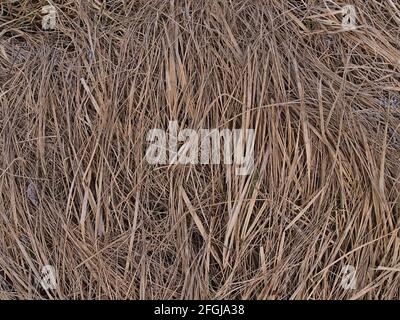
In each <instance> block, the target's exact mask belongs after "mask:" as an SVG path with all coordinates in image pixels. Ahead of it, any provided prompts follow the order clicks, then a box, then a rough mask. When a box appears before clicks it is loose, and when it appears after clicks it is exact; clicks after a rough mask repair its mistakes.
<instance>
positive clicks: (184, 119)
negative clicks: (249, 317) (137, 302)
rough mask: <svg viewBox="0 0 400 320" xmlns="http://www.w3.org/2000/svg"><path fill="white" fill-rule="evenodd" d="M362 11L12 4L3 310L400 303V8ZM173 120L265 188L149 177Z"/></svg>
mask: <svg viewBox="0 0 400 320" xmlns="http://www.w3.org/2000/svg"><path fill="white" fill-rule="evenodd" d="M349 2H350V4H353V5H354V6H355V8H356V10H357V29H356V30H353V31H344V30H343V29H342V27H341V19H342V15H341V13H340V10H341V8H342V6H343V5H345V4H349V3H347V2H344V1H337V2H333V1H311V0H310V1H295V0H290V1H278V0H267V1H261V0H260V1H256V0H236V1H204V0H201V1H198V0H196V1H190V0H187V1H183V0H181V1H178V0H176V1H173V0H172V1H144V0H143V1H139V0H136V1H124V0H114V1H101V0H93V1H79V0H69V1H52V2H51V3H53V4H54V6H55V7H56V9H57V13H58V17H57V26H56V30H54V31H43V30H42V29H41V21H42V16H43V15H42V13H41V8H42V7H43V6H45V5H47V4H48V2H47V1H44V0H43V1H39V0H37V1H31V0H21V1H18V0H17V1H10V0H5V1H1V2H0V14H1V15H0V90H1V91H0V150H1V153H0V191H1V192H0V276H1V279H0V298H2V299H194V298H201V299H234V298H236V299H344V298H355V299H357V298H359V299H399V298H400V291H399V287H400V237H399V228H400V215H399V214H400V170H399V169H400V162H399V159H400V102H399V101H400V92H399V91H400V51H399V50H400V5H399V4H398V3H397V1H394V0H387V1H377V0H370V1H368V2H367V1H364V0H363V1H361V0H356V1H349ZM172 120H177V121H178V122H179V124H180V127H181V129H182V128H195V129H201V128H219V129H223V128H229V129H232V128H243V129H255V130H256V139H255V169H254V171H253V172H252V174H251V175H248V176H237V175H235V174H234V170H233V167H232V166H229V165H224V164H221V165H186V166H183V165H171V166H155V165H150V164H148V163H147V162H146V161H145V159H144V155H145V150H146V146H147V142H146V136H145V135H146V132H147V131H148V130H150V129H152V128H165V127H166V126H167V124H168V121H172ZM45 265H51V266H53V267H54V268H55V270H56V278H57V285H58V286H57V289H55V290H44V289H43V288H42V287H41V286H40V284H39V281H38V280H37V279H38V278H40V277H41V270H42V267H43V266H45ZM346 265H350V266H353V267H354V268H355V270H356V288H355V289H352V290H347V289H345V288H344V287H343V279H344V276H345V275H344V274H343V273H341V272H342V270H343V267H344V266H346Z"/></svg>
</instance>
